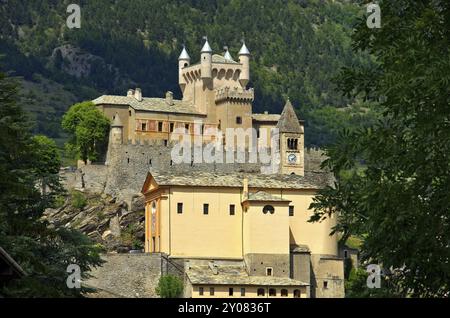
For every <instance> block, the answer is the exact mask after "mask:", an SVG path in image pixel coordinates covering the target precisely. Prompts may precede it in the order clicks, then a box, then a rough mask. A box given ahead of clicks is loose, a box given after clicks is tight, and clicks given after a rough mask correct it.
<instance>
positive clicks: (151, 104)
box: [92, 95, 205, 116]
mask: <svg viewBox="0 0 450 318" xmlns="http://www.w3.org/2000/svg"><path fill="white" fill-rule="evenodd" d="M92 102H93V103H94V104H95V105H127V106H130V107H132V108H134V109H135V110H138V111H150V112H161V113H177V114H189V115H198V116H205V114H202V113H200V112H199V111H197V109H196V108H195V105H194V104H192V103H189V102H185V101H181V100H175V99H174V100H173V105H171V104H169V103H167V101H166V99H165V98H149V97H144V98H143V99H142V101H138V100H137V99H136V98H134V97H133V96H117V95H102V96H100V97H98V98H96V99H94V100H93V101H92Z"/></svg>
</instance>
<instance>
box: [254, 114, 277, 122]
mask: <svg viewBox="0 0 450 318" xmlns="http://www.w3.org/2000/svg"><path fill="white" fill-rule="evenodd" d="M252 119H253V120H254V121H273V122H278V121H279V120H280V115H279V114H252Z"/></svg>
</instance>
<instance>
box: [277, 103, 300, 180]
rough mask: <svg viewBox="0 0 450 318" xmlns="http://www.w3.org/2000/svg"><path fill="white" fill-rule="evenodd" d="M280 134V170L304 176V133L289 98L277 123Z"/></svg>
mask: <svg viewBox="0 0 450 318" xmlns="http://www.w3.org/2000/svg"><path fill="white" fill-rule="evenodd" d="M277 128H278V129H279V134H280V148H279V149H280V159H281V162H280V172H281V173H282V174H296V175H300V176H303V175H304V174H305V172H304V160H305V159H304V156H305V150H304V133H303V131H304V130H303V124H301V123H300V122H299V120H298V118H297V115H296V114H295V110H294V107H293V106H292V104H291V102H290V101H289V99H288V100H287V102H286V105H284V109H283V112H282V113H281V116H280V119H279V120H278V123H277Z"/></svg>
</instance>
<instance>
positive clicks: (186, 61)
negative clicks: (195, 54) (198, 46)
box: [178, 45, 191, 93]
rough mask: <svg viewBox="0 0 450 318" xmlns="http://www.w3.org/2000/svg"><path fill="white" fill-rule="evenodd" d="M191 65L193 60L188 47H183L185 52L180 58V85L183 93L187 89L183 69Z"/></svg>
mask: <svg viewBox="0 0 450 318" xmlns="http://www.w3.org/2000/svg"><path fill="white" fill-rule="evenodd" d="M189 65H191V58H190V57H189V54H188V52H187V51H186V47H185V46H184V45H183V50H182V51H181V54H180V56H179V57H178V84H179V85H180V88H181V92H182V93H184V88H185V87H186V79H185V78H184V76H183V68H185V67H188V66H189Z"/></svg>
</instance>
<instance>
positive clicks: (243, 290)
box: [241, 288, 245, 297]
mask: <svg viewBox="0 0 450 318" xmlns="http://www.w3.org/2000/svg"><path fill="white" fill-rule="evenodd" d="M244 296H245V288H241V297H244Z"/></svg>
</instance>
